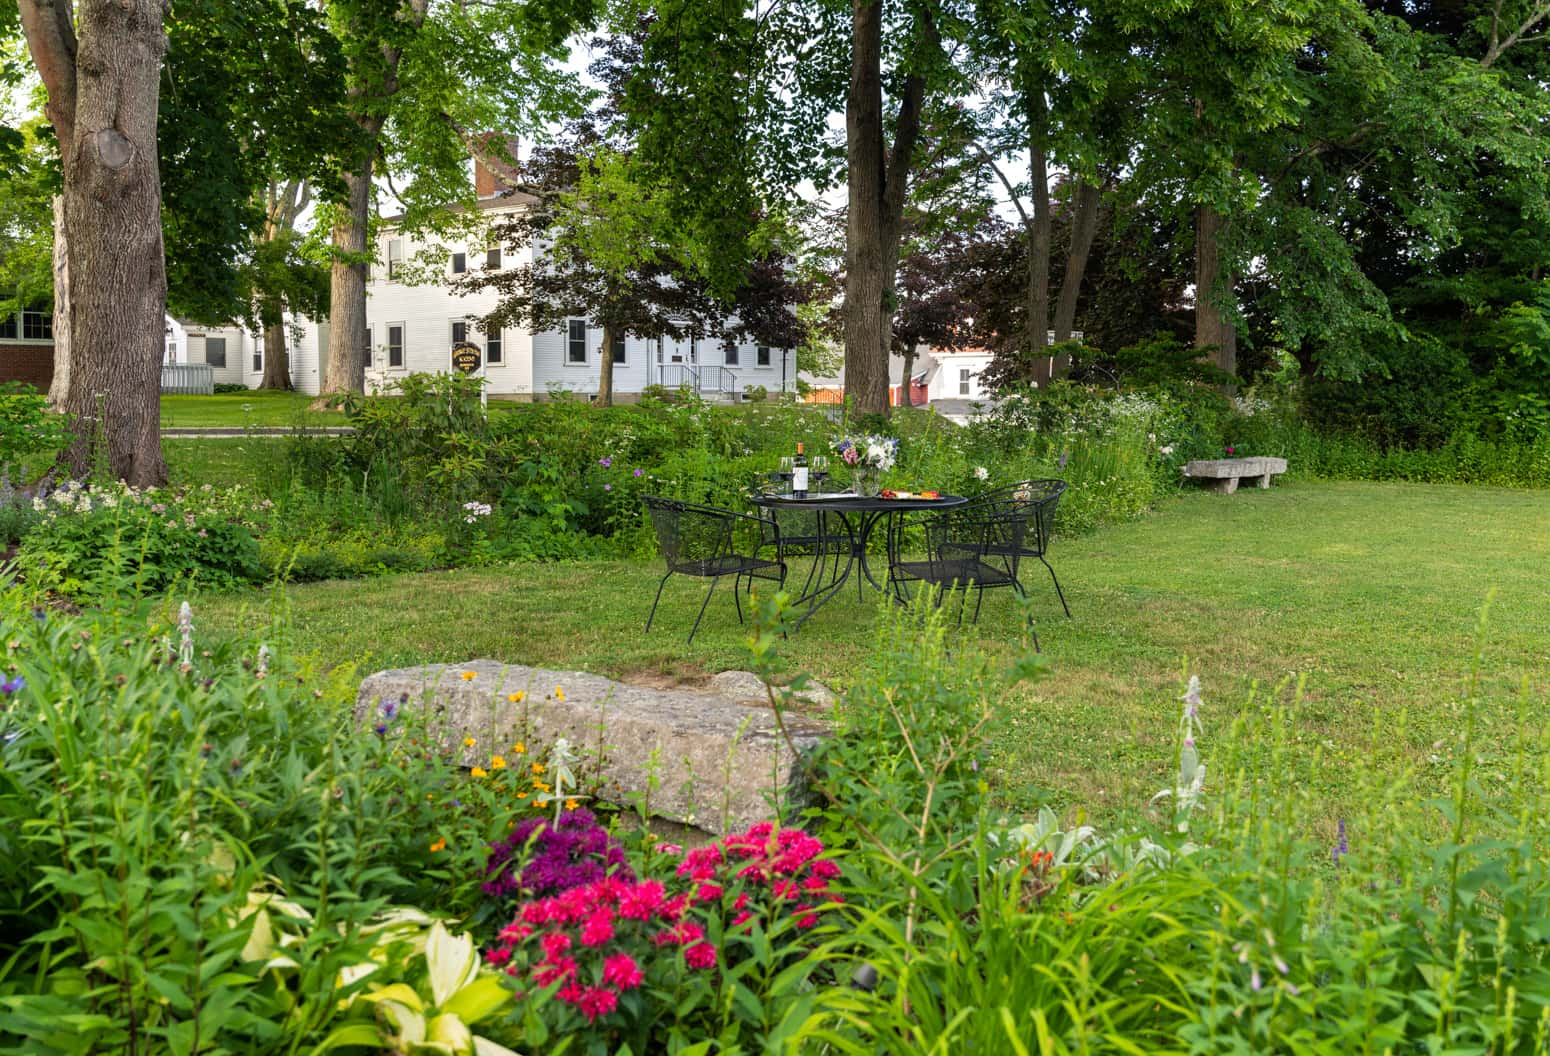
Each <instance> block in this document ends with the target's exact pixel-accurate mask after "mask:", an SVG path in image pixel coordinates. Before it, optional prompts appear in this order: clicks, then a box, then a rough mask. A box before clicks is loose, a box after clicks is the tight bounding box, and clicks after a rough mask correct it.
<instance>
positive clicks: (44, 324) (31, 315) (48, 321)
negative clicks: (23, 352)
mask: <svg viewBox="0 0 1550 1056" xmlns="http://www.w3.org/2000/svg"><path fill="white" fill-rule="evenodd" d="M53 336H54V313H53V312H52V311H47V312H40V311H35V310H33V309H31V308H29V309H28V310H26V311H25V312H22V337H25V338H26V339H27V340H29V341H48V340H52V339H53Z"/></svg>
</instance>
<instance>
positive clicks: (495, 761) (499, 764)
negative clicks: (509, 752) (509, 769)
mask: <svg viewBox="0 0 1550 1056" xmlns="http://www.w3.org/2000/svg"><path fill="white" fill-rule="evenodd" d="M490 769H491V770H504V769H506V757H505V756H503V755H497V756H494V757H492V758H491V759H490Z"/></svg>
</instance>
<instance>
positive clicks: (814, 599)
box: [792, 511, 856, 630]
mask: <svg viewBox="0 0 1550 1056" xmlns="http://www.w3.org/2000/svg"><path fill="white" fill-rule="evenodd" d="M827 516H828V513H827V512H824V513H820V515H819V532H818V534H819V538H827V536H828V530H827V524H826V523H825V520H824V518H825V517H827ZM834 516H835V517H838V518H839V521H840V524H842V525H843V526H844V528H845V538H846V541H845V543H843V544H841V545H840V546H839V547H836V548H835V552H834V567H835V569H836V575H835V578H834V581H833V582H832V583H830V584H829V585H828V586H820V587H819V588H818V589H817V590H815V591H813V593H812V594H810V595H808V598H809V601H808V606H807V611H806V612H804V613H803V614H802V615H801V616H799V617H797V621H796V623H795V624H793V625H792V630H800V629H801V627H802V625H803V624H804V623H806V622H807V621H808V620H809V619H811V618H812V615H813V613H815V612H817V611H818V610H819V609H821V608H823V607H824V606H825V605H827V604H828V603H829V602H830V601H832V600H833V599H834V598H835V597H837V596H838V595H839V593H840V592H841V591H842V590H844V589H845V583H846V582H847V581H848V580H849V579H850V573H851V569H853V568H854V567H855V565H856V529H855V528H854V527H853V526H852V525H851V523H850V518H848V517H846V516H845V515H844V514H843V513H839V512H837V511H836V512H835V513H834ZM841 556H844V557H845V558H846V561H845V567H844V568H843V569H842V568H840V563H839V559H840V557H841ZM813 560H814V561H818V562H827V561H828V546H827V544H824V545H820V546H819V547H818V553H816V554H814V555H813ZM820 581H821V579H820Z"/></svg>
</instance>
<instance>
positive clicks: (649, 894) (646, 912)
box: [619, 880, 667, 920]
mask: <svg viewBox="0 0 1550 1056" xmlns="http://www.w3.org/2000/svg"><path fill="white" fill-rule="evenodd" d="M666 894H667V892H666V890H665V889H664V888H663V887H662V885H661V884H660V883H658V882H657V881H655V880H647V881H646V882H645V883H642V884H636V885H635V886H634V887H633V888H630V889H628V890H626V891H625V892H624V894H622V895H620V896H619V915H620V916H621V917H627V918H629V919H630V920H646V919H648V918H650V916H651V914H653V913H655V912H656V911H657V908H658V907H659V906H661V905H662V899H663V897H664V896H665V895H666Z"/></svg>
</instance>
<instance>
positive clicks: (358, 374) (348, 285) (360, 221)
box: [321, 135, 375, 396]
mask: <svg viewBox="0 0 1550 1056" xmlns="http://www.w3.org/2000/svg"><path fill="white" fill-rule="evenodd" d="M372 142H373V143H375V135H373V136H372ZM372 153H373V151H367V152H365V155H364V160H362V162H361V164H360V168H359V169H357V170H356V171H354V172H347V173H345V176H344V182H345V188H346V190H347V192H348V198H347V199H346V201H347V205H346V208H345V209H344V211H343V212H341V213H340V214H339V219H338V221H337V222H336V223H335V224H334V230H333V249H334V263H333V270H332V274H331V275H330V282H329V309H328V372H327V374H326V376H325V377H324V378H323V387H322V390H321V394H322V395H323V396H329V395H333V394H337V393H345V392H364V391H365V388H366V361H365V357H364V356H363V354H362V352H363V350H364V348H365V347H366V278H367V274H368V270H369V269H370V267H371V264H370V257H369V255H368V252H367V248H366V236H367V231H368V228H369V222H370V213H371V159H372Z"/></svg>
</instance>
